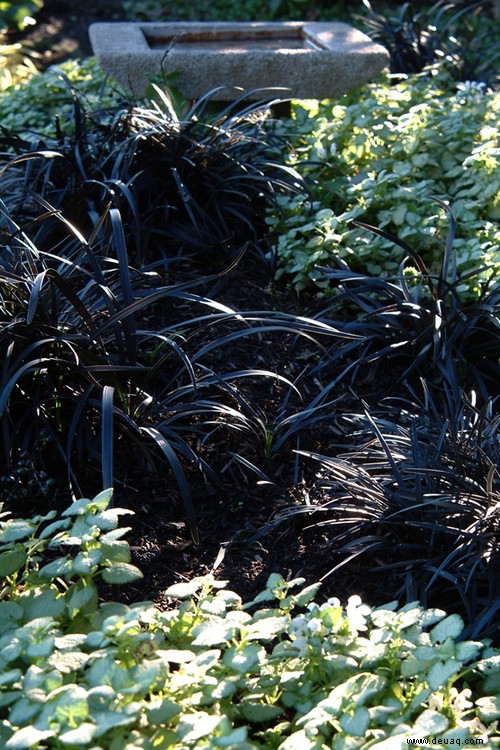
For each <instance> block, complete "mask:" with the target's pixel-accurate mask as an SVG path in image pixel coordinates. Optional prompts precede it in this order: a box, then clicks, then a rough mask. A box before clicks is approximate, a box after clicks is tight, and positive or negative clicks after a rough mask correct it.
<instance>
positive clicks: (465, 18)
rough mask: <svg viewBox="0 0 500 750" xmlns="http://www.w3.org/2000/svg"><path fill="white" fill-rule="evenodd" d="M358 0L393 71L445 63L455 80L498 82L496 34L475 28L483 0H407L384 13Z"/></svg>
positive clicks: (406, 71) (499, 51) (499, 48)
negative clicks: (428, 1)
mask: <svg viewBox="0 0 500 750" xmlns="http://www.w3.org/2000/svg"><path fill="white" fill-rule="evenodd" d="M362 2H363V5H364V7H365V9H366V10H365V11H364V13H363V15H360V16H358V17H359V19H360V20H361V21H362V22H363V24H364V25H365V26H366V27H367V31H368V34H369V35H370V36H371V37H372V38H373V39H374V40H376V41H378V42H380V44H382V45H383V46H384V47H386V49H387V50H388V52H389V55H390V71H391V73H394V74H415V73H422V72H423V71H425V70H426V69H430V67H431V66H433V65H445V66H446V69H447V70H448V71H449V73H450V74H451V76H452V78H453V79H454V80H458V81H477V82H480V83H484V84H485V85H487V86H494V85H495V84H497V83H498V57H499V55H500V45H499V38H498V35H497V34H495V33H488V35H487V36H486V35H485V34H479V33H478V32H477V28H476V26H477V24H475V23H474V21H475V17H476V16H477V15H478V14H479V13H484V12H488V8H489V5H490V4H489V3H488V2H485V0H476V1H475V2H474V1H473V2H467V0H465V2H464V1H462V0H438V2H436V3H434V4H433V5H432V6H431V7H427V6H426V5H425V4H421V3H418V4H417V3H415V4H414V3H412V2H405V3H402V4H401V7H400V8H399V9H398V11H397V12H390V13H388V14H387V15H384V13H383V12H381V11H376V10H374V8H373V7H372V5H371V3H370V1H369V0H362ZM486 49H487V50H488V51H487V53H486V54H485V50H486Z"/></svg>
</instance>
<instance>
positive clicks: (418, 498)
mask: <svg viewBox="0 0 500 750" xmlns="http://www.w3.org/2000/svg"><path fill="white" fill-rule="evenodd" d="M424 392H425V398H424V400H423V401H421V400H419V401H414V400H413V399H410V400H408V401H406V402H404V401H401V402H400V404H399V407H398V410H397V414H395V412H394V411H393V410H392V409H388V408H387V407H386V408H385V409H380V410H379V412H378V414H377V415H373V416H372V415H371V414H370V413H369V412H368V411H365V412H363V413H359V414H351V415H346V418H345V420H346V423H345V424H346V436H345V439H344V443H350V446H351V447H349V448H348V449H347V450H345V449H344V451H340V452H339V453H338V455H335V456H326V455H320V454H318V453H312V452H306V451H300V456H301V457H302V458H303V459H304V458H305V459H306V460H307V461H314V462H316V464H317V465H318V467H319V468H318V472H317V476H318V477H319V478H318V480H317V482H316V485H315V487H314V488H311V492H310V495H311V497H313V498H315V499H314V502H311V501H310V502H309V504H308V505H302V506H293V507H291V508H288V509H286V510H285V511H282V512H281V514H280V515H278V516H277V517H276V518H275V519H274V521H272V522H271V523H270V524H269V525H268V527H267V528H266V529H263V532H269V531H271V529H272V528H273V526H276V525H278V524H282V523H283V522H285V521H289V520H291V519H292V518H295V517H297V516H298V515H299V514H300V515H301V516H302V517H304V516H306V517H307V519H308V522H309V523H306V524H305V528H306V529H308V528H315V529H317V528H321V529H322V531H323V532H324V537H326V538H328V539H329V541H328V542H326V543H325V548H324V552H325V573H324V575H323V578H328V577H329V576H331V575H333V574H337V575H338V574H339V572H338V571H340V570H343V571H344V572H349V571H350V569H351V566H354V570H356V569H357V566H358V564H359V561H361V562H362V564H364V565H365V566H369V567H370V568H371V569H372V570H373V571H375V572H378V573H380V574H381V575H384V576H387V577H388V580H389V578H390V580H391V581H393V582H395V583H394V586H395V588H394V590H393V591H392V592H391V594H390V595H392V596H394V597H396V598H398V599H399V600H400V601H401V600H405V601H408V602H409V601H414V600H419V601H420V602H422V603H423V604H424V606H439V607H444V608H446V609H447V610H448V611H455V612H459V613H460V614H462V616H463V617H464V618H465V620H466V623H467V628H466V631H465V633H464V636H465V637H472V638H477V637H486V636H489V637H496V638H498V637H499V636H500V628H499V625H498V611H499V609H500V575H499V573H500V535H499V534H500V476H499V473H498V466H499V461H500V442H499V437H500V417H499V416H498V415H497V416H495V414H494V409H493V404H492V403H491V402H490V403H489V404H486V405H485V406H484V407H483V408H481V409H479V408H478V407H477V406H476V405H475V404H474V397H473V395H472V397H466V396H465V395H464V398H463V400H462V402H461V403H459V404H457V403H456V402H454V401H453V397H452V396H451V394H450V401H449V404H448V405H449V409H448V415H447V416H446V417H443V416H442V415H441V414H440V411H441V404H436V403H435V402H434V401H433V399H432V396H431V395H430V393H429V391H428V390H425V391H424ZM349 428H350V429H351V430H352V432H349ZM381 603H382V602H381Z"/></svg>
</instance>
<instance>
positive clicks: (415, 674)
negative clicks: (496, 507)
mask: <svg viewBox="0 0 500 750" xmlns="http://www.w3.org/2000/svg"><path fill="white" fill-rule="evenodd" d="M110 497H111V493H110V492H109V491H106V492H103V493H100V494H99V495H98V496H97V497H95V498H94V499H93V500H89V499H80V500H78V501H76V502H75V503H73V504H72V505H70V507H69V508H67V509H66V510H65V511H64V512H63V513H62V515H61V516H59V517H57V516H56V514H55V513H54V512H50V513H46V514H45V515H43V516H37V517H34V518H30V519H27V520H21V519H8V518H6V514H2V516H3V518H2V522H1V523H2V525H1V529H0V534H1V537H0V545H1V547H0V549H1V550H2V551H1V552H0V571H1V573H2V575H3V577H4V581H5V585H6V588H5V591H4V594H3V600H2V602H1V603H0V612H1V615H2V617H1V618H0V623H1V624H0V664H1V665H2V688H3V691H2V694H1V696H0V700H1V702H2V705H3V706H5V705H7V706H8V707H9V710H8V718H6V719H5V720H3V721H2V723H1V724H0V738H1V739H2V741H3V743H4V747H5V748H6V750H31V748H35V747H36V748H42V747H44V748H75V747H93V748H95V749H97V748H109V749H110V750H119V749H121V748H127V750H139V749H142V750H153V748H168V747H176V748H179V749H180V748H182V749H184V748H186V749H187V748H199V749H200V750H201V748H214V750H215V749H216V748H234V750H236V748H237V749H238V750H258V749H259V748H266V750H271V749H274V748H276V750H299V749H300V750H302V749H303V748H307V750H322V748H324V747H331V748H333V749H334V750H344V748H369V747H376V748H379V750H382V748H392V747H394V748H404V747H407V745H408V740H410V741H415V744H417V745H419V746H422V744H425V743H424V738H435V739H436V744H437V743H438V742H439V744H446V745H447V744H452V745H455V744H456V745H459V746H461V745H462V744H481V746H482V747H487V748H493V747H495V746H497V743H498V731H497V724H498V722H497V721H496V719H497V718H498V716H499V711H500V708H499V704H498V676H499V674H498V660H499V658H500V654H499V652H498V650H495V649H492V648H491V647H489V646H487V645H485V644H483V643H481V642H477V641H470V640H469V641H467V640H463V639H461V640H460V636H461V634H462V628H463V622H462V620H461V618H460V617H459V616H458V615H456V614H453V615H448V616H446V615H445V612H443V611H442V610H440V609H432V610H424V609H423V608H422V607H421V606H419V605H418V603H415V602H413V603H408V604H407V605H406V606H405V607H403V608H401V609H398V608H397V605H396V603H395V602H392V603H388V604H386V605H385V606H384V607H379V608H372V607H369V606H367V605H366V604H363V603H362V601H361V599H360V598H359V597H358V596H351V597H349V599H348V601H347V603H346V605H345V607H343V606H342V605H341V603H340V601H339V599H337V598H335V597H332V598H328V599H327V600H326V601H324V602H322V603H320V604H319V603H317V602H316V601H315V596H316V594H317V592H318V587H319V584H313V585H311V586H308V587H306V588H304V589H302V590H300V589H298V587H299V586H301V585H303V584H304V579H303V578H295V579H293V580H288V581H285V579H284V578H283V577H282V576H280V575H278V574H273V575H271V576H269V578H268V580H267V583H266V586H265V589H264V590H263V591H262V592H261V593H260V594H259V595H257V596H256V597H255V598H254V599H253V600H252V601H250V602H247V603H246V604H242V601H241V598H240V597H239V595H238V594H236V593H234V592H232V591H230V590H228V589H227V588H226V584H227V582H226V581H221V580H218V579H216V578H214V577H213V576H204V577H198V578H194V579H192V580H190V581H189V582H184V583H178V584H174V585H172V586H170V587H169V588H168V589H167V590H166V592H165V596H166V597H167V599H168V600H169V601H170V602H171V603H172V605H174V606H171V607H170V608H169V609H168V610H167V611H164V612H161V611H160V610H158V609H155V608H154V607H152V606H151V604H150V603H144V602H143V603H138V604H135V605H132V606H130V607H129V606H126V605H125V604H118V603H117V602H112V601H104V602H103V603H101V604H99V591H98V587H97V584H98V582H99V580H100V579H102V580H103V581H104V582H105V584H119V583H123V582H126V581H127V580H133V579H136V578H140V575H141V573H140V571H139V570H138V569H137V568H136V567H135V566H134V565H132V564H131V563H130V550H129V548H128V544H127V542H126V541H125V540H124V539H123V536H124V533H125V532H126V529H124V528H120V526H119V520H120V518H121V517H122V516H123V515H128V516H130V511H129V510H125V509H120V508H110V507H109V502H110ZM47 553H49V559H48V560H47ZM297 589H298V590H297ZM175 605H176V606H175Z"/></svg>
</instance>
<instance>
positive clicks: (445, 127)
mask: <svg viewBox="0 0 500 750" xmlns="http://www.w3.org/2000/svg"><path fill="white" fill-rule="evenodd" d="M499 110H500V93H499V92H498V91H497V92H485V91H484V88H483V87H482V86H480V85H477V84H474V83H467V84H461V85H458V86H455V85H452V84H450V82H449V81H447V79H446V76H443V75H441V76H440V77H439V78H438V79H434V78H418V77H413V78H411V79H407V80H402V81H401V82H399V83H398V84H397V85H391V81H390V79H386V80H385V81H384V80H383V79H380V80H378V81H377V82H375V83H371V84H369V85H367V86H365V87H364V88H363V89H362V90H357V91H354V92H351V93H349V94H347V95H346V96H345V97H343V99H342V100H341V102H339V103H333V102H331V101H324V102H319V103H318V102H312V101H311V102H309V103H307V102H300V103H295V105H294V111H293V119H292V120H291V121H287V122H285V123H283V126H282V128H283V130H285V131H286V132H287V134H288V137H289V139H290V142H291V143H292V145H293V148H294V154H295V155H294V158H293V163H294V164H299V163H303V162H307V163H308V166H307V169H306V170H305V173H306V174H307V177H308V178H309V179H310V183H311V196H310V198H309V199H307V198H304V197H300V196H281V197H280V198H279V203H280V207H281V210H280V211H279V212H276V211H272V212H271V213H270V215H269V217H268V222H269V225H270V227H271V228H272V230H273V231H274V232H275V234H276V237H277V239H276V246H277V252H278V255H279V258H280V260H281V267H280V269H279V271H278V274H279V275H281V276H286V277H289V278H290V279H291V282H292V283H293V285H294V287H295V288H296V289H298V290H301V289H304V288H306V287H308V286H311V284H318V285H319V286H320V287H321V286H326V285H327V283H326V282H325V281H324V280H323V281H320V280H319V279H318V277H319V274H318V272H317V270H316V266H318V264H320V265H323V266H325V265H326V266H328V265H332V266H335V265H336V258H337V257H338V258H340V259H341V260H342V261H344V262H346V263H348V265H349V266H350V268H352V270H354V271H362V272H368V273H370V274H372V275H375V276H376V275H380V274H383V275H389V276H390V275H394V274H395V273H396V272H397V270H398V267H399V265H400V263H401V261H402V260H403V258H404V253H402V252H401V249H400V248H398V247H396V246H395V245H394V244H393V243H391V242H389V241H388V240H386V239H384V238H383V237H373V236H367V235H366V234H365V233H363V232H360V230H359V229H356V228H353V225H352V224H351V221H352V220H353V219H362V220H363V221H366V222H369V223H371V224H373V225H374V226H376V227H378V228H380V229H386V230H388V231H390V232H392V233H393V234H396V235H397V236H398V237H399V238H400V239H401V240H404V241H406V242H407V243H409V244H413V245H414V246H416V247H417V248H418V250H419V252H420V254H421V255H422V256H423V258H424V260H425V261H426V263H427V265H428V266H429V268H430V270H431V271H434V272H436V273H437V272H438V269H439V268H440V266H441V263H442V256H441V245H442V241H441V240H440V236H441V235H443V234H445V233H446V221H447V218H446V216H444V215H443V214H442V212H441V211H440V209H439V208H438V206H437V204H436V203H435V202H434V201H433V198H435V197H437V198H440V199H441V200H443V201H445V202H446V203H448V204H449V205H450V207H451V209H452V211H453V213H454V214H455V216H456V218H457V222H458V232H457V236H456V239H455V248H456V251H457V269H458V273H459V275H463V274H465V273H466V272H468V271H472V270H475V269H477V268H482V267H484V266H487V267H488V268H489V269H490V272H489V273H488V272H487V271H485V272H483V274H482V275H479V276H478V277H475V278H471V281H470V283H469V284H467V283H464V284H463V287H462V288H461V289H460V290H459V291H460V292H461V293H464V294H465V295H467V294H471V295H473V296H476V295H477V294H478V293H479V290H480V288H481V285H482V283H483V282H484V281H485V280H486V279H487V278H488V277H489V276H490V275H491V270H492V269H494V270H497V271H498V269H499V267H500V251H499V244H500V228H499V224H498V220H499V219H500V156H499V153H500V152H499V149H498V113H499Z"/></svg>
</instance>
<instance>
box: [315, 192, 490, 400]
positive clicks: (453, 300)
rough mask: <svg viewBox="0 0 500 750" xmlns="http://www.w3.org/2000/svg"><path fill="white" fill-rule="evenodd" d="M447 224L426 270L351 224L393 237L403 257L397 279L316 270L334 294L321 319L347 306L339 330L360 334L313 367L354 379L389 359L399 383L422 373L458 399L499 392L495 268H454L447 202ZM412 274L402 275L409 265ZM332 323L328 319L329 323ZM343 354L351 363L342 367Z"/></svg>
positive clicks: (413, 256)
mask: <svg viewBox="0 0 500 750" xmlns="http://www.w3.org/2000/svg"><path fill="white" fill-rule="evenodd" d="M436 202H437V203H438V204H439V205H440V206H441V207H442V208H443V209H444V210H445V211H446V212H447V214H448V216H449V221H450V226H449V232H448V237H447V240H446V244H445V247H444V248H443V253H442V262H441V266H440V268H439V271H438V273H432V272H431V271H430V270H429V269H428V267H427V265H426V263H425V261H424V259H423V258H422V256H421V254H420V253H419V252H418V251H417V250H415V249H414V248H413V247H411V246H410V245H408V244H407V243H406V242H404V241H402V240H400V239H399V238H398V237H396V236H394V235H392V234H391V233H389V232H386V231H385V230H382V229H378V228H377V227H373V226H371V225H368V224H365V223H363V222H359V221H355V222H353V224H356V225H357V226H359V227H361V228H362V229H365V230H368V231H370V232H372V233H374V234H376V235H379V236H380V237H383V238H384V239H386V240H389V241H391V242H394V243H395V244H396V245H398V246H399V247H400V248H401V249H402V250H403V251H404V252H405V254H406V257H405V258H404V259H403V261H402V262H401V264H400V268H399V273H398V275H397V276H396V277H378V276H370V275H368V274H362V273H355V272H354V271H351V269H350V268H349V267H348V265H347V264H346V263H344V262H343V261H340V260H338V264H339V266H340V267H339V268H336V269H323V271H324V276H325V278H327V279H329V280H330V282H331V284H332V289H333V290H334V294H333V296H332V300H331V302H330V303H329V306H328V308H327V310H326V311H325V312H324V313H323V314H322V315H321V316H320V318H322V319H324V320H328V321H330V322H332V318H333V317H334V315H339V313H341V312H342V311H345V310H348V315H349V318H348V320H347V322H343V323H342V322H339V321H337V322H336V324H335V325H336V326H337V327H339V328H340V329H341V330H343V331H344V332H346V333H354V334H357V335H359V336H360V337H362V338H361V339H360V340H358V341H357V342H356V341H353V342H351V343H350V344H349V345H348V347H347V348H345V347H344V348H340V349H339V348H335V349H333V350H332V351H331V352H330V354H329V356H327V357H325V358H323V359H322V360H321V362H320V363H319V365H318V371H321V370H322V369H323V368H324V367H325V366H327V365H331V364H332V363H333V364H335V365H339V366H340V368H341V374H340V375H339V376H338V379H342V378H346V377H349V378H350V380H351V383H352V385H353V386H354V387H356V381H357V379H358V377H359V375H360V373H361V372H362V370H363V369H366V368H367V367H368V366H370V365H372V364H374V363H378V364H379V365H381V366H384V365H386V364H387V362H388V361H391V363H393V364H394V365H395V366H397V368H398V369H399V372H400V378H399V382H403V381H404V380H406V379H408V378H410V377H417V379H418V378H420V377H424V378H426V379H427V381H428V382H429V385H430V387H431V388H433V389H436V390H438V391H441V392H443V388H444V387H445V386H446V387H447V388H449V389H451V390H452V391H453V393H454V394H455V398H456V399H460V394H461V392H462V390H463V389H465V390H475V391H477V392H478V394H479V396H480V397H481V398H482V399H483V401H484V402H486V401H488V400H489V399H490V398H492V397H495V396H497V395H498V393H499V390H498V387H499V383H498V363H499V361H500V327H499V325H498V320H499V316H500V285H499V284H498V278H497V273H496V271H495V269H494V268H490V267H488V266H484V267H479V268H476V269H473V270H471V271H467V272H465V273H460V272H459V270H458V266H457V258H456V251H455V249H454V238H455V232H456V220H455V218H454V216H453V213H452V212H451V210H450V208H449V207H448V205H447V204H445V203H443V202H442V201H440V200H437V199H436ZM409 262H410V263H412V264H413V267H414V269H415V273H412V274H410V275H408V274H407V273H406V269H407V266H408V263H409ZM474 280H477V281H476V283H477V284H479V283H480V282H481V283H482V286H481V292H480V294H479V296H478V297H477V298H475V299H473V300H471V299H468V298H464V294H463V291H462V290H463V289H464V288H466V287H467V286H469V285H470V284H471V282H473V281H474ZM332 324H333V323H332ZM346 354H348V355H349V358H350V363H349V364H348V365H347V366H344V365H343V363H344V361H345V357H346Z"/></svg>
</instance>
